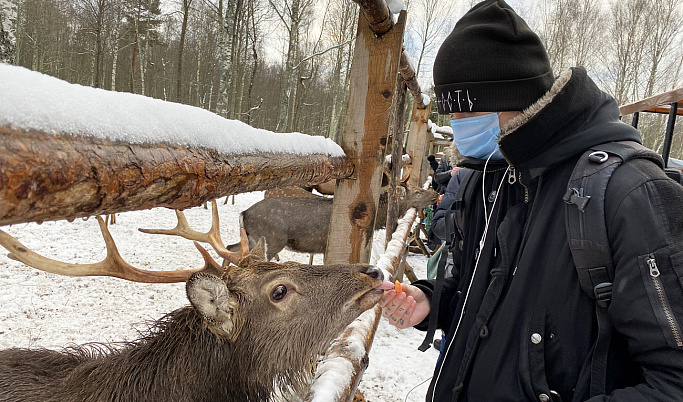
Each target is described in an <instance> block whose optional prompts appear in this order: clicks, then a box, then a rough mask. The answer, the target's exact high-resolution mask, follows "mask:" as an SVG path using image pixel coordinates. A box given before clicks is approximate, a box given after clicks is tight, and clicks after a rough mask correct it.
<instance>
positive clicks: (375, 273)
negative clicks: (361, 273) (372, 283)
mask: <svg viewBox="0 0 683 402" xmlns="http://www.w3.org/2000/svg"><path fill="white" fill-rule="evenodd" d="M365 274H366V275H368V276H370V277H371V278H373V279H377V280H380V281H383V280H384V274H383V273H382V270H381V269H379V268H377V267H368V268H367V269H366V270H365Z"/></svg>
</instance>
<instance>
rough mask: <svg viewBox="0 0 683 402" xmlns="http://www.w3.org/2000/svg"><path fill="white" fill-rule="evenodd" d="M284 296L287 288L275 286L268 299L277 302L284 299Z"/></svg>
mask: <svg viewBox="0 0 683 402" xmlns="http://www.w3.org/2000/svg"><path fill="white" fill-rule="evenodd" d="M286 295H287V286H285V285H277V286H275V289H273V293H271V294H270V298H271V299H273V300H274V301H276V302H277V301H280V300H282V299H284V298H285V296H286Z"/></svg>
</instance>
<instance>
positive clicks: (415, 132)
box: [406, 104, 434, 187]
mask: <svg viewBox="0 0 683 402" xmlns="http://www.w3.org/2000/svg"><path fill="white" fill-rule="evenodd" d="M428 122H429V108H426V109H420V108H419V107H418V105H417V104H414V105H413V112H412V115H411V119H410V131H409V132H408V144H407V145H406V152H407V153H408V155H410V158H411V160H412V161H413V163H412V168H411V174H410V179H408V184H412V185H413V186H417V187H421V186H422V183H424V182H425V180H426V179H427V176H428V173H429V172H428V170H427V168H429V167H430V166H429V162H428V161H427V156H428V155H429V151H430V150H431V149H430V144H431V142H432V140H433V139H434V137H433V135H432V134H431V133H428V130H427V129H428Z"/></svg>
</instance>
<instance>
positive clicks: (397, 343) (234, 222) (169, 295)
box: [0, 192, 438, 402]
mask: <svg viewBox="0 0 683 402" xmlns="http://www.w3.org/2000/svg"><path fill="white" fill-rule="evenodd" d="M262 198H263V192H254V193H247V194H238V195H236V196H235V197H234V205H233V204H232V197H231V198H230V199H229V200H228V203H227V204H224V200H225V199H220V200H219V202H218V206H219V212H220V219H221V220H220V224H221V235H222V237H223V241H224V243H226V244H229V243H233V242H236V241H237V239H238V237H239V236H238V231H239V224H238V216H239V212H241V211H243V210H244V209H246V208H248V207H249V206H250V205H251V204H253V203H255V202H257V201H258V200H260V199H262ZM185 214H186V216H187V218H188V221H189V222H190V224H191V225H192V226H193V228H195V229H197V230H201V231H207V230H208V229H209V227H210V222H211V212H210V209H204V208H202V207H197V208H192V209H190V210H187V211H185ZM175 223H176V221H175V213H174V212H173V211H172V210H169V209H165V208H157V209H153V210H148V211H136V212H126V213H122V214H118V215H117V223H116V224H115V225H110V230H111V232H112V235H113V237H114V239H115V241H116V244H117V246H118V249H119V251H120V252H121V255H122V256H123V258H124V259H125V260H126V261H127V262H129V263H130V264H132V265H133V266H136V267H139V268H143V269H166V270H170V269H185V268H200V267H201V266H202V265H203V261H202V258H201V256H200V254H199V253H198V252H197V250H196V249H195V248H194V246H193V245H192V242H190V241H188V240H185V239H182V238H179V237H173V236H164V235H150V234H144V233H141V232H139V231H138V230H137V229H138V228H172V227H174V226H175ZM1 229H2V230H4V231H6V232H8V233H9V234H11V235H12V236H14V237H16V238H17V239H18V240H19V241H20V242H22V243H23V244H24V245H26V246H28V247H29V248H31V249H32V250H34V251H36V252H38V253H39V254H42V255H44V256H46V257H49V258H52V259H55V260H59V261H67V262H73V263H89V262H95V261H100V260H101V259H103V258H104V256H105V247H104V241H103V240H102V236H101V235H100V232H99V227H98V225H97V221H96V220H95V219H94V218H91V219H88V220H82V219H78V220H76V221H74V222H72V223H69V222H66V221H58V222H45V223H43V224H41V225H38V224H34V223H30V224H19V225H12V226H9V227H1ZM375 238H376V239H384V233H383V231H378V232H377V234H376V236H375ZM0 250H3V251H4V249H0ZM0 254H3V255H2V256H0V306H1V307H2V308H0V348H8V347H46V348H52V349H58V348H59V347H61V346H64V345H67V344H69V343H77V344H81V343H86V342H116V341H123V340H133V339H135V338H136V335H137V330H141V329H144V328H145V327H146V325H145V323H146V322H148V321H150V320H155V319H158V318H160V317H161V316H162V315H163V314H164V313H167V312H170V311H172V310H174V309H177V308H179V307H182V306H185V305H187V304H188V302H187V299H186V297H185V285H184V284H182V283H180V284H143V283H132V282H128V281H124V280H120V279H116V278H109V277H66V276H59V275H54V274H49V273H45V272H42V271H38V270H35V269H33V268H29V267H26V266H25V265H23V264H21V263H18V262H16V261H13V260H11V259H9V258H7V257H6V256H5V254H6V253H2V252H0ZM308 258H309V257H308V255H307V254H301V253H295V252H291V251H288V250H283V251H282V252H281V253H280V259H281V261H286V260H290V261H298V262H302V263H308ZM313 262H314V264H322V255H316V256H315V258H314V261H313ZM408 262H409V263H410V265H411V266H412V267H413V268H414V269H415V273H416V274H417V276H418V277H419V278H424V277H425V276H426V258H425V257H424V256H422V255H415V254H411V255H409V257H408ZM422 337H423V333H422V332H420V331H417V330H415V329H412V328H408V329H404V330H399V329H397V328H395V327H393V326H391V325H389V324H388V323H387V322H386V320H385V319H382V320H381V322H380V325H379V328H378V329H377V333H376V336H375V340H374V343H373V347H372V349H371V351H370V365H369V367H368V369H367V370H366V372H365V374H364V376H363V379H362V381H361V383H360V386H359V389H360V391H361V392H362V393H363V395H364V396H365V398H366V399H367V400H368V401H369V402H384V401H391V402H394V401H424V399H425V394H426V390H427V385H428V382H429V381H426V382H425V380H428V379H429V378H430V377H431V375H432V370H433V367H434V364H435V362H436V358H437V356H438V352H437V351H436V350H435V349H433V348H432V349H430V350H428V351H426V352H425V353H422V352H419V351H418V350H417V347H418V346H419V345H420V343H421V342H422ZM415 387H416V388H415ZM413 388H415V389H414V390H412V389H413ZM411 390H412V391H411Z"/></svg>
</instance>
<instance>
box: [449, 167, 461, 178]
mask: <svg viewBox="0 0 683 402" xmlns="http://www.w3.org/2000/svg"><path fill="white" fill-rule="evenodd" d="M460 169H462V168H461V167H460V166H456V167H454V168H453V169H451V176H453V175H454V174H455V173H456V172H457V171H458V170H460Z"/></svg>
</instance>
